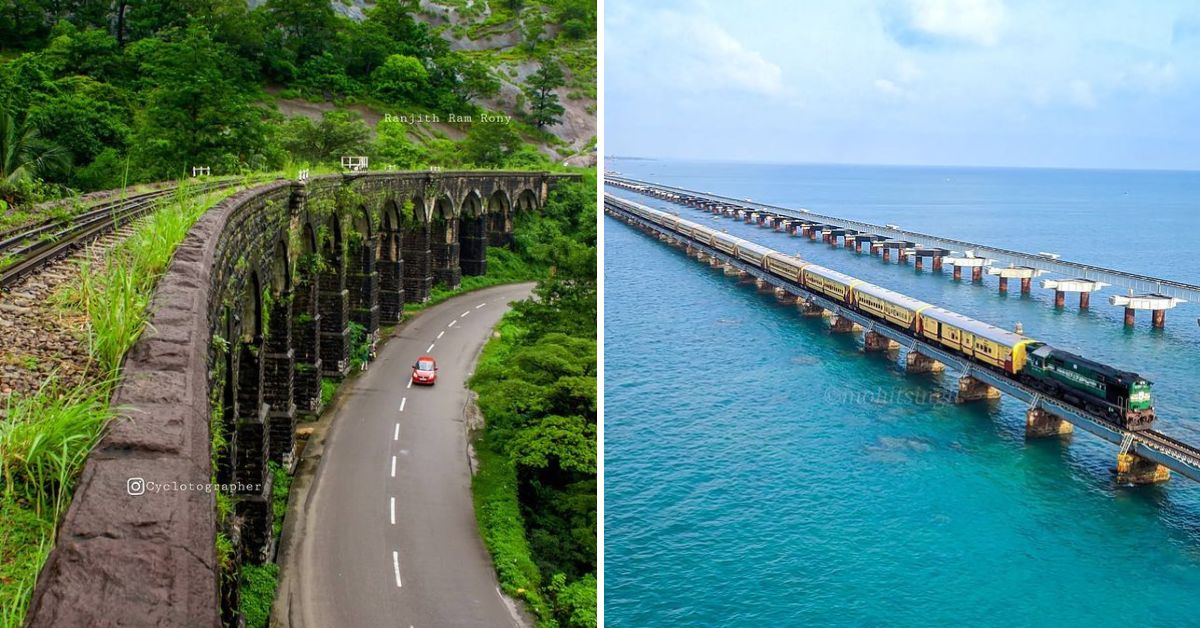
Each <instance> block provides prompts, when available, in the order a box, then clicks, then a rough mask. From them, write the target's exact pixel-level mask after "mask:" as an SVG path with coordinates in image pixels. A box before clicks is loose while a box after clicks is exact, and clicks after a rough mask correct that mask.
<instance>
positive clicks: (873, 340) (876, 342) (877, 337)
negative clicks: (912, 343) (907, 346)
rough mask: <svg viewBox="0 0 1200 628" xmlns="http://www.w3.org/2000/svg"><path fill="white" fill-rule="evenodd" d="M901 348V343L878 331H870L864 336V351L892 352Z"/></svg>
mask: <svg viewBox="0 0 1200 628" xmlns="http://www.w3.org/2000/svg"><path fill="white" fill-rule="evenodd" d="M899 347H900V343H898V342H896V341H895V340H892V339H891V338H888V337H887V336H884V335H883V334H881V333H879V332H876V331H869V332H867V333H866V334H865V335H863V351H866V352H867V353H874V352H877V351H891V350H892V349H897V348H899Z"/></svg>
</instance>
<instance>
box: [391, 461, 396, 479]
mask: <svg viewBox="0 0 1200 628" xmlns="http://www.w3.org/2000/svg"><path fill="white" fill-rule="evenodd" d="M392 477H396V457H395V456H392Z"/></svg>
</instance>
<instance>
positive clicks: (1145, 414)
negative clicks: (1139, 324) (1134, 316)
mask: <svg viewBox="0 0 1200 628" xmlns="http://www.w3.org/2000/svg"><path fill="white" fill-rule="evenodd" d="M1021 380H1022V381H1024V382H1025V383H1026V384H1029V385H1031V386H1033V387H1034V388H1037V389H1039V390H1043V391H1046V392H1049V393H1051V394H1053V395H1055V396H1056V397H1058V398H1061V399H1063V400H1064V401H1066V402H1068V403H1072V404H1074V405H1077V406H1080V407H1082V408H1085V409H1086V410H1088V411H1090V412H1093V413H1096V414H1100V415H1102V416H1106V417H1109V418H1110V419H1111V420H1113V421H1115V422H1117V423H1119V424H1120V425H1121V426H1122V427H1124V428H1125V429H1128V430H1144V429H1149V428H1150V426H1151V424H1152V423H1154V399H1153V397H1152V396H1151V395H1150V382H1149V381H1147V380H1146V378H1144V377H1142V376H1140V375H1138V374H1137V373H1134V372H1131V371H1121V370H1118V369H1115V368H1113V367H1111V366H1108V365H1105V364H1100V363H1099V362H1095V361H1093V360H1089V359H1087V358H1084V357H1082V356H1078V355H1075V354H1074V353H1070V352H1069V351H1063V350H1061V349H1055V348H1054V347H1052V346H1050V345H1045V344H1044V345H1041V346H1039V347H1037V348H1036V349H1034V350H1033V351H1030V352H1029V359H1028V361H1026V363H1025V368H1024V369H1023V370H1022V371H1021Z"/></svg>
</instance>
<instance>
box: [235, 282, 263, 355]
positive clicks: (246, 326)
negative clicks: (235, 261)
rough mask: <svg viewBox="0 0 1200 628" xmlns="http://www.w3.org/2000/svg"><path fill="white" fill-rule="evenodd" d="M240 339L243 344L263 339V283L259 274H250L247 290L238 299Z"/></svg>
mask: <svg viewBox="0 0 1200 628" xmlns="http://www.w3.org/2000/svg"><path fill="white" fill-rule="evenodd" d="M238 304H239V307H238V321H237V322H238V337H239V338H240V339H241V341H242V342H254V341H255V339H258V338H261V337H262V318H263V316H262V282H261V281H259V279H258V272H257V271H254V272H251V273H250V276H249V278H247V280H246V289H245V292H243V293H242V294H241V295H240V296H239V298H238Z"/></svg>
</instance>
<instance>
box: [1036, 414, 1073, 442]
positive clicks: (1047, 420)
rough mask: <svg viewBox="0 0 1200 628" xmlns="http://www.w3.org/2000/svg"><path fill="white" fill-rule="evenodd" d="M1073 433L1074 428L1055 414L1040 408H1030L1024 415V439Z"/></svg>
mask: <svg viewBox="0 0 1200 628" xmlns="http://www.w3.org/2000/svg"><path fill="white" fill-rule="evenodd" d="M1074 431H1075V426H1074V425H1072V424H1071V423H1070V422H1068V421H1065V420H1063V418H1062V417H1060V416H1058V415H1057V414H1051V413H1050V412H1047V411H1045V410H1043V409H1041V408H1030V409H1029V411H1028V412H1026V413H1025V438H1045V437H1048V436H1063V435H1066V434H1070V433H1071V432H1074Z"/></svg>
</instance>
